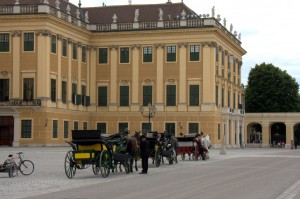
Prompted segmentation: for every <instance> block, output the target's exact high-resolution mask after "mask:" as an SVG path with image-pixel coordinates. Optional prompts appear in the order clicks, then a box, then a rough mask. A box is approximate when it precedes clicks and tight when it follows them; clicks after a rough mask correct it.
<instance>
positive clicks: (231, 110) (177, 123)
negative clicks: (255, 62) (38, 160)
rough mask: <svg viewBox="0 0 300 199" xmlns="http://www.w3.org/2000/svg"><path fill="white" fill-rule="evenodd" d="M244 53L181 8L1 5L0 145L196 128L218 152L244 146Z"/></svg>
mask: <svg viewBox="0 0 300 199" xmlns="http://www.w3.org/2000/svg"><path fill="white" fill-rule="evenodd" d="M245 53H246V51H245V50H244V49H243V48H242V47H241V41H240V35H238V34H237V33H236V31H233V30H232V27H230V30H228V29H227V28H226V21H223V22H222V24H221V19H220V17H219V16H214V12H213V13H212V15H211V16H209V15H204V16H199V15H197V14H196V13H195V12H194V11H193V10H191V9H190V8H189V7H187V6H186V5H185V4H184V3H171V2H167V3H164V4H149V5H123V6H105V5H104V6H103V7H91V8H82V7H81V5H78V6H76V5H73V4H71V3H69V2H68V1H67V0H1V1H0V145H13V146H24V145H32V146H33V145H38V146H39V145H45V146H52V145H64V144H65V141H68V140H70V139H71V130H73V129H99V130H101V131H102V132H103V133H110V134H111V133H116V132H121V131H123V130H124V129H125V128H129V129H130V130H131V132H132V133H133V132H134V131H141V130H143V131H147V130H149V129H151V130H155V131H159V132H164V131H168V132H170V133H172V134H173V135H175V136H182V135H184V134H187V133H197V132H200V131H202V132H204V133H206V134H209V135H210V138H211V140H212V144H213V146H214V147H219V146H220V145H221V144H226V145H228V146H230V147H240V146H241V144H244V141H243V140H244V139H245V138H244V130H243V129H244V126H243V120H244V111H243V105H242V92H243V88H242V85H241V66H242V56H243V55H244V54H245ZM149 111H150V112H149Z"/></svg>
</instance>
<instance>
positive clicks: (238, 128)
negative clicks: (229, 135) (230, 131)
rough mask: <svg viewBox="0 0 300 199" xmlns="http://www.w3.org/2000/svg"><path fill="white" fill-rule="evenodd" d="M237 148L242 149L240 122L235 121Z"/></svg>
mask: <svg viewBox="0 0 300 199" xmlns="http://www.w3.org/2000/svg"><path fill="white" fill-rule="evenodd" d="M235 146H236V147H240V121H239V120H236V121H235Z"/></svg>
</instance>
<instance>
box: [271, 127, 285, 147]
mask: <svg viewBox="0 0 300 199" xmlns="http://www.w3.org/2000/svg"><path fill="white" fill-rule="evenodd" d="M285 143H286V126H285V124H284V123H274V124H272V126H271V144H272V147H284V146H285Z"/></svg>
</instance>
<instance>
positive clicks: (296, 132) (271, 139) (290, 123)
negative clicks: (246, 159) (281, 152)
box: [244, 113, 300, 148]
mask: <svg viewBox="0 0 300 199" xmlns="http://www.w3.org/2000/svg"><path fill="white" fill-rule="evenodd" d="M299 118H300V113H246V114H245V118H244V125H245V132H246V133H247V135H245V140H244V142H245V143H247V146H248V147H251V146H255V147H285V148H290V147H291V142H294V141H296V142H298V143H300V119H299Z"/></svg>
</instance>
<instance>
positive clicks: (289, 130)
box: [285, 122, 294, 148]
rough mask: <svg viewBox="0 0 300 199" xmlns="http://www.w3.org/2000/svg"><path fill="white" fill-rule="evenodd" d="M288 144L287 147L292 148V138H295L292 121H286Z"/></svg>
mask: <svg viewBox="0 0 300 199" xmlns="http://www.w3.org/2000/svg"><path fill="white" fill-rule="evenodd" d="M285 125H286V141H285V142H286V144H285V148H291V140H294V125H293V123H292V122H286V123H285Z"/></svg>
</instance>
